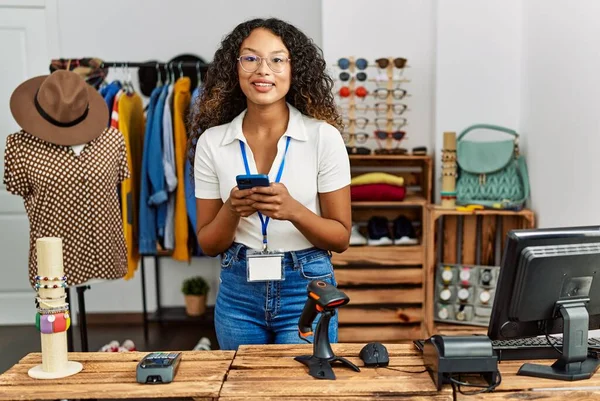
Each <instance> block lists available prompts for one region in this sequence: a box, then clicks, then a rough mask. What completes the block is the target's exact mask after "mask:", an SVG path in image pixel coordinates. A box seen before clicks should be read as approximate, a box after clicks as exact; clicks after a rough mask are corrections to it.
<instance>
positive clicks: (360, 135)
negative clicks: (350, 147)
mask: <svg viewBox="0 0 600 401" xmlns="http://www.w3.org/2000/svg"><path fill="white" fill-rule="evenodd" d="M342 138H343V139H344V142H345V143H348V142H350V139H352V138H354V140H355V141H356V143H365V142H367V139H369V134H367V133H366V132H357V133H350V132H344V133H343V134H342Z"/></svg>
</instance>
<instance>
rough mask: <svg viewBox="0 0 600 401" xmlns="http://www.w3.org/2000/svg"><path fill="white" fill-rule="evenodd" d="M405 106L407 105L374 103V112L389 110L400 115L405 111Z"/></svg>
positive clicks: (379, 112) (380, 112)
mask: <svg viewBox="0 0 600 401" xmlns="http://www.w3.org/2000/svg"><path fill="white" fill-rule="evenodd" d="M407 107H408V106H406V105H405V104H387V103H375V113H377V115H379V114H385V113H387V112H388V111H390V110H391V111H393V112H394V113H395V114H398V115H400V114H402V113H404V112H405V111H406V108H407Z"/></svg>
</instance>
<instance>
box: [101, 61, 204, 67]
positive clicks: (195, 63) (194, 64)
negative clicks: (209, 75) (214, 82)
mask: <svg viewBox="0 0 600 401" xmlns="http://www.w3.org/2000/svg"><path fill="white" fill-rule="evenodd" d="M167 65H171V66H174V67H182V68H183V67H188V68H192V67H194V68H208V66H209V64H206V63H203V62H201V61H172V62H166V63H165V62H162V61H157V62H155V61H142V62H140V61H103V62H102V68H118V67H119V68H120V67H131V68H139V67H152V66H155V67H165V66H167Z"/></svg>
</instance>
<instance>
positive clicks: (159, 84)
mask: <svg viewBox="0 0 600 401" xmlns="http://www.w3.org/2000/svg"><path fill="white" fill-rule="evenodd" d="M156 75H157V79H156V87H157V88H158V87H159V86H162V85H163V82H162V74H161V72H160V66H159V65H158V63H156Z"/></svg>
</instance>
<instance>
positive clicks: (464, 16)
mask: <svg viewBox="0 0 600 401" xmlns="http://www.w3.org/2000/svg"><path fill="white" fill-rule="evenodd" d="M53 3H54V2H53V1H52V2H50V4H53ZM57 3H58V9H57V13H56V15H57V16H58V17H57V18H58V21H57V23H58V24H59V40H58V43H57V44H55V43H52V45H51V49H52V50H51V51H53V52H55V53H56V54H52V57H83V56H85V57H89V56H96V57H101V58H104V59H106V60H108V59H110V60H116V61H145V60H155V59H157V60H161V61H165V60H168V59H170V58H172V57H174V56H175V55H177V54H180V53H184V52H186V53H187V52H192V53H196V54H198V55H200V56H202V57H204V58H205V59H207V60H210V59H212V55H213V53H214V51H215V49H216V47H217V46H218V43H219V40H220V38H221V37H223V35H225V34H226V33H227V32H229V31H230V30H231V28H233V26H234V25H235V24H237V23H238V22H241V21H242V20H244V19H246V18H249V17H250V16H255V15H261V16H264V15H273V16H277V17H280V18H284V19H287V20H288V21H290V22H292V23H293V24H295V25H297V26H298V27H300V28H301V29H303V30H304V31H305V32H306V33H307V34H308V35H309V36H311V37H313V39H314V40H315V41H316V43H317V44H319V45H322V48H323V50H324V54H325V57H326V60H327V61H328V63H330V64H334V63H335V62H336V60H337V59H338V58H339V57H348V56H355V57H365V58H367V59H371V60H374V59H375V58H378V57H389V56H392V57H398V56H401V57H406V58H408V60H409V65H410V68H409V69H407V71H406V76H407V77H408V78H409V79H410V80H411V82H410V83H406V84H404V87H405V88H406V89H407V90H408V91H409V93H411V95H412V96H411V97H410V98H408V99H407V101H406V102H407V103H408V105H409V107H410V109H411V111H410V112H409V114H408V115H407V117H408V119H409V122H410V125H409V126H408V127H407V131H408V133H409V139H408V140H407V141H406V142H405V143H404V144H403V146H405V147H412V146H417V145H426V146H428V147H429V148H430V149H431V150H434V151H435V160H436V165H437V164H439V163H437V161H438V160H439V157H440V150H441V144H442V133H443V131H448V130H454V131H457V132H459V131H460V130H462V129H464V128H465V127H467V126H468V125H470V124H473V123H479V122H485V123H493V124H498V125H505V126H508V127H513V128H517V130H518V131H519V132H520V133H521V134H522V138H523V139H522V142H521V143H522V145H523V146H522V148H523V149H524V151H525V154H526V156H527V159H528V165H529V171H530V178H531V186H532V207H533V209H534V210H535V212H536V214H537V217H538V222H539V224H540V225H541V226H550V225H575V224H598V223H600V216H599V214H600V212H598V208H597V207H596V204H597V201H596V200H597V199H598V198H599V196H600V189H598V188H597V187H596V186H595V185H594V181H595V180H594V178H595V176H594V175H593V173H595V172H597V171H600V169H599V167H600V160H599V151H598V150H597V149H600V146H599V145H600V136H599V135H598V129H599V127H600V117H599V115H600V113H598V112H597V106H598V105H599V104H600V102H599V100H600V99H599V97H600V78H599V76H598V73H597V72H598V71H600V56H594V54H596V53H597V52H596V51H595V50H596V49H595V47H597V46H595V45H596V43H597V38H598V37H600V35H599V34H600V27H598V24H597V23H596V21H595V16H597V15H600V14H599V11H600V4H599V3H598V2H596V1H594V0H585V1H584V0H580V1H579V2H566V1H559V0H551V1H550V0H545V1H542V0H530V1H528V2H521V1H519V0H488V1H485V2H482V1H477V0H454V1H451V2H450V1H438V0H395V1H392V0H372V1H369V2H364V1H357V0H326V1H321V0H310V1H306V0H305V1H285V2H282V1H277V0H258V2H252V3H248V2H241V1H233V0H229V1H219V2H214V3H211V5H210V6H208V4H209V3H208V2H198V1H193V0H178V1H177V2H168V3H167V2H165V1H159V0H145V1H144V0H128V1H126V2H121V1H117V0H107V1H105V2H103V3H102V5H98V4H91V3H90V2H81V1H77V0H57ZM167 4H168V5H167ZM173 4H175V5H176V6H174V5H173ZM263 10H265V11H264V13H263V12H262V11H263ZM54 49H58V50H54ZM334 71H335V72H337V70H334ZM113 76H117V75H113ZM134 76H135V74H134ZM370 85H373V83H370ZM542 155H543V157H544V159H545V160H544V161H542V159H541V158H542ZM546 156H547V157H546ZM550 160H551V162H549V161H550ZM544 163H545V164H544ZM437 177H439V170H438V172H437V173H436V184H437V183H438V182H439V181H438V180H437ZM567 183H572V187H571V188H567V187H566V184H567ZM437 190H438V191H439V187H438V188H437ZM162 266H163V272H164V274H163V287H162V288H163V292H162V294H163V304H165V305H179V304H182V302H183V301H182V296H181V294H180V292H179V287H180V284H181V281H182V280H183V278H185V277H187V276H190V275H194V274H202V275H205V276H207V277H208V278H209V280H210V281H211V284H212V286H213V290H212V291H211V296H210V299H209V302H210V303H212V302H214V296H215V294H216V286H217V284H218V277H217V276H218V262H217V261H216V260H210V259H194V261H193V262H192V264H191V266H188V265H187V264H183V263H176V262H173V261H166V260H165V262H164V263H163V264H162ZM147 273H148V275H147V282H148V296H149V298H148V301H149V307H150V309H153V308H154V291H153V283H154V276H153V269H152V268H151V266H150V268H148V269H147ZM139 276H140V275H139V272H138V274H137V275H136V277H135V278H134V279H133V280H131V281H127V282H125V281H117V282H114V283H107V284H102V285H95V286H94V287H93V289H92V291H90V292H88V293H87V300H88V302H87V306H88V310H89V311H90V312H94V311H139V310H141V295H140V277H139Z"/></svg>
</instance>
